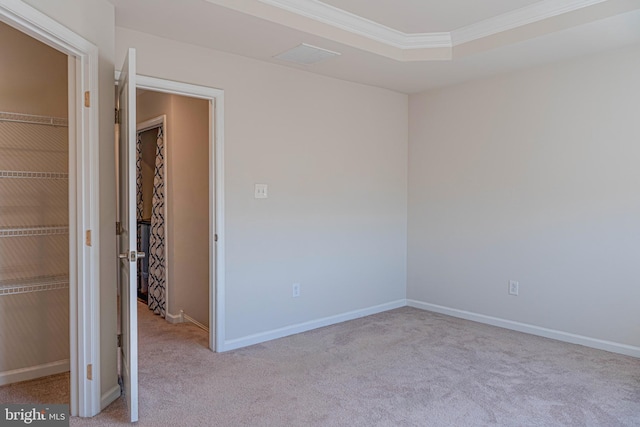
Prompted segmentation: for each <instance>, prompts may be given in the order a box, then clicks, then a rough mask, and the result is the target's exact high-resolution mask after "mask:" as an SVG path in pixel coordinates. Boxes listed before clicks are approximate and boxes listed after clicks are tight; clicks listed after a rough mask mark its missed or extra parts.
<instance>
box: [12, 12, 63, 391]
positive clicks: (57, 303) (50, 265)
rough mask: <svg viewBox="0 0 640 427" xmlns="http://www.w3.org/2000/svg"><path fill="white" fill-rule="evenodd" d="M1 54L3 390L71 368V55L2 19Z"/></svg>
mask: <svg viewBox="0 0 640 427" xmlns="http://www.w3.org/2000/svg"><path fill="white" fill-rule="evenodd" d="M0 55H1V57H2V60H1V61H0V112H2V113H0V384H5V383H9V382H14V381H18V380H25V379H28V378H35V377H38V376H41V375H49V374H52V373H57V372H64V371H68V369H69V280H68V275H69V236H68V224H69V210H68V200H69V194H68V188H69V182H68V129H67V126H66V124H67V56H66V55H64V54H62V53H60V52H58V51H56V50H54V49H52V48H49V47H48V46H46V45H44V44H42V43H40V42H38V41H36V40H34V39H32V38H30V37H28V36H26V35H24V34H23V33H21V32H19V31H17V30H15V29H13V28H11V27H9V26H7V25H6V24H3V23H0ZM23 121H27V122H31V123H23Z"/></svg>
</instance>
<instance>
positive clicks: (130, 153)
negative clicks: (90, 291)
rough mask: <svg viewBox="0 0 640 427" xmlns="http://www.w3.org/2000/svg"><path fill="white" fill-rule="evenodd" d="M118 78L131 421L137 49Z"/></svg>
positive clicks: (133, 411) (125, 359) (124, 354)
mask: <svg viewBox="0 0 640 427" xmlns="http://www.w3.org/2000/svg"><path fill="white" fill-rule="evenodd" d="M121 70H122V71H121V74H120V80H119V81H118V109H119V110H120V137H119V146H118V152H119V158H118V174H119V176H118V180H119V189H118V190H119V192H118V204H119V217H120V224H121V230H120V231H121V233H120V235H119V248H120V249H119V251H120V260H119V263H118V265H119V270H120V272H119V286H120V316H121V318H120V326H121V334H122V345H121V347H120V357H121V359H120V361H121V375H122V384H123V386H124V394H125V396H126V399H127V405H128V409H129V416H130V419H131V422H135V421H138V312H137V311H136V309H137V297H138V296H137V286H136V284H137V274H138V273H137V262H136V260H137V259H138V257H139V256H143V254H139V253H138V252H137V244H136V230H137V221H136V51H135V49H129V52H128V53H127V56H126V58H125V60H124V64H123V65H122V69H121Z"/></svg>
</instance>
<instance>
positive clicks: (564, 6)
mask: <svg viewBox="0 0 640 427" xmlns="http://www.w3.org/2000/svg"><path fill="white" fill-rule="evenodd" d="M606 1H608V0H542V1H540V2H538V3H534V4H531V5H529V6H525V7H522V8H520V9H516V10H513V11H511V12H506V13H503V14H501V15H497V16H494V17H492V18H488V19H485V20H483V21H479V22H476V23H474V24H471V25H467V26H466V27H462V28H459V29H457V30H454V31H452V32H451V33H450V34H451V39H452V41H453V45H454V46H458V45H461V44H464V43H469V42H472V41H474V40H478V39H481V38H484V37H488V36H492V35H494V34H498V33H502V32H504V31H509V30H513V29H514V28H518V27H522V26H525V25H527V24H533V23H534V22H539V21H544V20H545V19H549V18H553V17H555V16H559V15H563V14H565V13H569V12H573V11H576V10H579V9H583V8H585V7H589V6H593V5H596V4H598V3H604V2H606Z"/></svg>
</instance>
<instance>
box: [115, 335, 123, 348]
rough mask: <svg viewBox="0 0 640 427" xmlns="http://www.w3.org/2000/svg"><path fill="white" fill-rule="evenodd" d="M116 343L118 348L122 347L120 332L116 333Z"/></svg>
mask: <svg viewBox="0 0 640 427" xmlns="http://www.w3.org/2000/svg"><path fill="white" fill-rule="evenodd" d="M116 344H117V345H118V348H122V334H118V336H117V338H116Z"/></svg>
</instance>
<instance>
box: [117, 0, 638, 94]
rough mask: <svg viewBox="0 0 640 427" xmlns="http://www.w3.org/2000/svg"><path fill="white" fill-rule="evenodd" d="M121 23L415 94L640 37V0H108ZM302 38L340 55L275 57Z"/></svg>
mask: <svg viewBox="0 0 640 427" xmlns="http://www.w3.org/2000/svg"><path fill="white" fill-rule="evenodd" d="M109 1H111V3H113V4H114V5H115V6H116V25H117V26H119V27H124V28H129V29H134V30H138V31H142V32H146V33H150V34H154V35H157V36H160V37H165V38H171V39H175V40H178V41H182V42H186V43H191V44H195V45H199V46H203V47H207V48H212V49H217V50H221V51H225V52H230V53H234V54H238V55H243V56H247V57H251V58H255V59H259V60H263V61H267V62H272V63H277V64H280V65H283V66H289V67H294V68H298V69H302V70H305V71H309V72H313V73H318V74H323V75H327V76H331V77H336V78H340V79H344V80H349V81H354V82H359V83H363V84H368V85H373V86H378V87H383V88H387V89H391V90H395V91H399V92H405V93H414V92H420V91H424V90H428V89H431V88H434V87H438V86H443V85H449V84H453V83H458V82H462V81H466V80H470V79H474V78H480V77H484V76H488V75H491V74H495V73H500V72H504V71H509V70H514V69H518V68H523V67H528V66H532V65H536V64H541V63H546V62H550V61H555V60H559V59H562V58H571V57H576V56H580V55H585V54H589V53H595V52H599V51H603V50H608V49H614V48H617V47H622V46H625V45H630V44H636V43H640V0H538V1H534V0H482V1H480V0H325V1H324V2H321V1H318V0H244V1H238V0H109ZM301 43H306V44H310V45H315V46H318V47H321V48H324V49H328V50H331V51H336V52H340V53H341V55H340V56H338V57H335V58H331V59H329V60H327V61H324V62H320V63H316V64H312V65H296V64H291V63H288V62H283V61H279V60H277V59H274V58H273V57H274V56H275V55H278V54H280V53H282V52H284V51H286V50H288V49H290V48H293V47H295V46H297V45H299V44H301Z"/></svg>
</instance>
